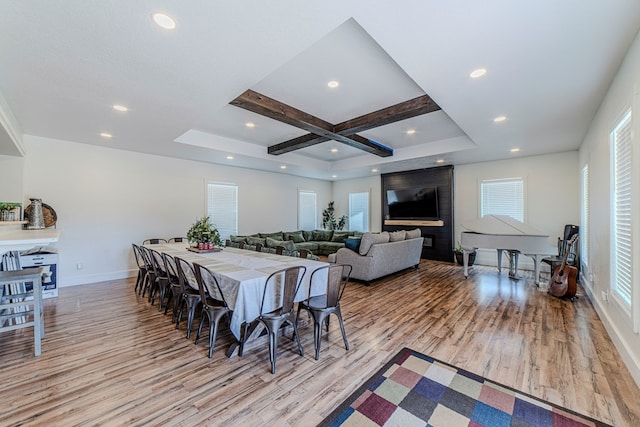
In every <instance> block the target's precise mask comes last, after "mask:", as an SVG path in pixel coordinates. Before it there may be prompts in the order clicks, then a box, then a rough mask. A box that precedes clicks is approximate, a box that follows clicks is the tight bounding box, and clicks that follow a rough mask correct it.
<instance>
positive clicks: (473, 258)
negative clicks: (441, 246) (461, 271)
mask: <svg viewBox="0 0 640 427" xmlns="http://www.w3.org/2000/svg"><path fill="white" fill-rule="evenodd" d="M462 254H463V251H462V246H460V243H458V244H457V246H456V247H455V248H453V255H454V256H455V257H456V263H457V264H458V265H464V259H463V258H462ZM475 261H476V251H475V250H474V251H473V252H469V261H468V264H467V265H469V266H471V265H473V263H474V262H475Z"/></svg>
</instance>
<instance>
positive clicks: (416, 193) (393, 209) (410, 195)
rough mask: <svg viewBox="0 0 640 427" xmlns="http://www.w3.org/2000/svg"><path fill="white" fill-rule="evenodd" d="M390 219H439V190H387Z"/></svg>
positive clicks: (433, 188)
mask: <svg viewBox="0 0 640 427" xmlns="http://www.w3.org/2000/svg"><path fill="white" fill-rule="evenodd" d="M387 206H388V207H389V219H439V218H440V215H439V212H438V188H437V187H417V188H407V189H402V190H387Z"/></svg>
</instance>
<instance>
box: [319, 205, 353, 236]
mask: <svg viewBox="0 0 640 427" xmlns="http://www.w3.org/2000/svg"><path fill="white" fill-rule="evenodd" d="M346 224H347V216H346V215H342V216H341V217H340V218H339V219H337V220H336V216H335V208H334V207H333V200H332V201H330V202H329V206H328V207H327V208H326V209H325V210H323V211H322V227H323V228H324V229H326V230H342V229H343V228H344V226H345V225H346Z"/></svg>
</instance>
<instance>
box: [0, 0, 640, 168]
mask: <svg viewBox="0 0 640 427" xmlns="http://www.w3.org/2000/svg"><path fill="white" fill-rule="evenodd" d="M154 12H164V13H166V14H168V15H170V16H171V17H173V19H174V20H175V22H176V28H175V29H173V30H166V29H163V28H160V27H158V26H157V25H156V24H155V23H154V22H153V20H152V19H151V15H152V14H153V13H154ZM0 28H2V29H3V30H2V32H3V37H1V38H0V95H2V96H1V97H0V101H3V102H2V103H0V110H1V112H2V113H3V114H2V115H0V119H3V120H0V123H1V124H3V125H4V126H3V128H2V129H0V130H2V131H3V132H0V154H3V155H20V149H19V145H20V144H19V142H18V144H17V145H18V147H16V144H15V143H13V144H12V143H11V142H12V140H14V142H15V140H16V139H19V138H20V132H22V133H24V134H29V135H36V136H43V137H49V138H54V139H61V140H67V141H73V142H78V143H85V144H93V145H100V146H109V147H114V148H118V149H123V150H131V151H137V152H144V153H152V154H158V155H163V156H170V157H176V158H185V159H193V160H199V161H205V162H211V163H220V164H227V165H233V166H239V167H248V168H256V169H261V170H269V171H274V172H278V173H289V174H293V175H298V176H306V177H313V178H320V179H327V180H340V179H347V178H354V177H361V176H369V175H371V174H372V173H383V172H393V171H398V170H406V169H417V168H424V167H431V166H436V165H438V164H463V163H469V162H478V161H486V160H494V159H505V158H512V157H515V156H529V155H537V154H544V153H553V152H562V151H568V150H575V149H577V147H578V145H579V143H580V141H581V139H582V137H583V136H584V134H585V132H586V130H587V127H588V125H589V122H590V121H591V119H592V117H593V115H594V114H595V111H596V109H597V108H598V105H599V103H600V102H601V100H602V97H603V96H604V93H605V92H606V89H607V87H608V85H609V83H610V81H611V79H612V77H613V75H614V74H615V72H616V70H617V68H618V66H619V64H620V62H621V60H622V58H623V57H624V55H625V53H626V51H627V49H628V47H629V45H630V43H631V41H632V40H633V38H634V36H635V35H636V33H637V31H638V28H640V2H637V1H634V0H592V1H588V2H585V1H582V0H566V1H562V2H558V1H555V0H540V1H535V2H514V1H512V0H487V1H483V2H477V1H463V0H459V1H449V2H442V1H436V0H422V1H418V0H416V1H403V2H400V3H398V2H386V1H374V2H372V1H357V0H353V1H337V0H328V1H323V2H301V1H296V0H281V1H276V2H264V1H257V0H250V1H242V2H185V1H177V0H176V1H169V0H166V1H126V0H115V1H110V2H99V1H86V0H3V1H2V2H0ZM478 68H485V69H486V70H487V72H486V74H485V75H484V76H482V77H480V78H476V79H474V78H471V77H470V73H471V72H472V71H473V70H475V69H478ZM330 81H335V82H337V83H338V85H337V87H334V88H331V87H329V86H328V83H329V82H330ZM246 94H258V95H260V96H262V98H263V99H268V100H270V101H269V102H270V105H276V106H277V107H276V109H275V110H273V111H272V112H271V116H269V114H267V115H265V114H264V110H260V111H259V110H257V109H256V108H249V109H247V108H246V107H247V105H246V103H247V101H248V98H243V95H244V96H246ZM1 98H3V99H1ZM414 99H430V100H432V101H433V105H435V106H436V107H437V108H433V109H430V110H429V111H427V112H424V113H423V114H417V115H415V116H413V117H410V118H403V119H402V120H396V121H393V120H391V121H390V122H389V123H387V124H385V123H384V122H380V123H377V124H376V125H375V126H370V127H369V128H366V129H365V130H361V131H360V129H358V131H357V132H355V133H353V132H347V131H344V129H347V130H349V129H352V128H349V126H350V122H349V121H351V120H353V119H356V118H359V117H361V116H365V117H367V118H371V117H372V116H373V115H371V113H374V112H378V111H388V110H385V109H388V108H389V107H392V106H397V105H406V104H404V103H406V102H407V101H410V100H414ZM239 100H240V101H242V102H239ZM271 101H273V102H271ZM243 102H244V104H245V105H244V106H242V105H238V104H241V103H243ZM114 104H122V105H125V106H126V107H128V111H127V112H117V111H114V110H113V108H112V106H113V105H114ZM285 107H286V108H285ZM256 111H258V112H256ZM294 112H295V114H294ZM278 115H280V117H275V116H278ZM292 115H293V116H295V118H296V120H297V124H296V123H294V124H292V122H291V120H290V119H291V117H292ZM498 116H505V117H506V120H504V121H502V122H498V123H496V122H494V119H495V118H496V117H498ZM274 117H275V119H274ZM9 119H12V120H9ZM11 122H13V123H15V124H16V126H14V127H11V126H8V125H7V123H11ZM248 123H251V124H252V125H253V126H252V127H248V126H247V124H248ZM319 124H320V125H322V126H324V128H323V127H322V126H321V127H318V125H319ZM340 126H342V127H340ZM16 129H20V131H19V132H18V131H16ZM340 129H342V130H343V132H342V133H340ZM314 131H315V132H316V133H320V134H322V135H324V136H327V135H328V136H329V137H332V138H334V139H329V140H326V141H324V142H320V143H316V144H314V145H311V146H308V147H304V148H299V149H296V150H294V151H290V152H286V153H283V154H279V155H273V154H269V147H273V146H277V145H278V144H281V143H283V142H286V141H291V140H294V141H299V140H300V139H311V137H309V136H308V135H309V134H310V132H311V133H314ZM101 133H108V134H110V135H111V138H105V137H104V136H101V135H100V134H101ZM332 135H333V136H332ZM354 135H355V136H354ZM350 140H356V142H358V141H360V142H362V141H369V142H371V143H372V144H373V145H372V146H373V147H376V146H382V147H385V148H387V149H388V151H385V150H382V151H381V152H378V153H377V154H376V153H371V152H368V151H363V150H362V144H361V143H356V144H350V143H349V141H350ZM365 145H366V144H365ZM512 149H519V151H518V152H512V151H511V150H512ZM272 151H273V149H272ZM369 151H372V150H369ZM373 151H376V150H373ZM389 153H392V155H389ZM438 162H441V163H438ZM283 167H284V168H283ZM372 170H375V172H372Z"/></svg>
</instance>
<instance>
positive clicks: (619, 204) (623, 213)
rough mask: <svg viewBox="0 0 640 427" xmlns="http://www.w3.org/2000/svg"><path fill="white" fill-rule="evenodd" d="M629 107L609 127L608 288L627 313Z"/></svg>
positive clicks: (629, 277)
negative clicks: (609, 229)
mask: <svg viewBox="0 0 640 427" xmlns="http://www.w3.org/2000/svg"><path fill="white" fill-rule="evenodd" d="M631 139H632V136H631V111H628V112H627V113H626V114H625V115H624V117H623V118H622V120H620V122H619V123H618V124H617V125H616V127H615V128H614V129H613V131H611V149H612V153H611V161H612V163H613V164H612V167H611V171H612V174H613V176H612V180H611V181H612V184H613V189H612V191H611V195H612V197H613V201H612V205H613V206H612V213H613V224H612V227H613V230H612V233H611V237H612V239H613V242H612V244H611V248H612V252H611V258H612V259H611V274H612V280H611V283H612V291H613V294H614V296H615V297H617V300H618V301H619V302H620V303H621V305H622V307H623V308H624V309H625V310H627V312H629V313H630V310H631V284H632V283H633V282H632V280H633V268H632V265H633V264H632V259H633V258H632V250H631V249H632V247H631V231H632V230H631V224H632V222H631V214H632V209H631V201H632V197H631V194H632V185H631V184H632V182H631V179H632V173H631V166H632V161H631V160H632V159H631V154H632V151H631V148H632V147H631Z"/></svg>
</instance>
